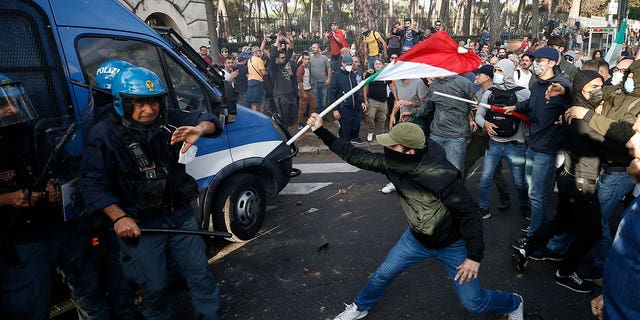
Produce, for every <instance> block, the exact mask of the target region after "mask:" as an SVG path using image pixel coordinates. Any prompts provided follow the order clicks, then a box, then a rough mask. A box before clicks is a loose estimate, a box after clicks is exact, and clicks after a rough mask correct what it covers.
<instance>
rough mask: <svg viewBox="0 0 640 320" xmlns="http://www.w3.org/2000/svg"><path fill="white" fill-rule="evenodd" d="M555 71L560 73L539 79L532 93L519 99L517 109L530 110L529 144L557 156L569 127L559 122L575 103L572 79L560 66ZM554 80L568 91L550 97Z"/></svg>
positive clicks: (527, 111) (519, 110)
mask: <svg viewBox="0 0 640 320" xmlns="http://www.w3.org/2000/svg"><path fill="white" fill-rule="evenodd" d="M555 71H556V75H555V76H553V77H552V78H551V79H548V80H542V79H538V80H537V81H536V82H535V83H534V84H533V85H531V86H530V88H529V89H530V90H531V96H530V97H529V99H528V100H525V101H521V102H518V103H516V111H518V112H521V113H524V114H526V115H527V116H528V117H529V121H530V122H531V129H530V131H529V132H530V136H529V147H530V148H531V149H532V150H533V151H535V152H542V153H546V154H550V155H553V156H555V155H556V154H557V153H558V150H559V149H560V147H561V146H562V143H563V138H564V130H565V128H564V127H563V126H559V125H557V124H556V123H555V122H556V121H558V118H559V117H560V116H561V115H564V112H565V111H566V110H567V108H568V107H569V106H570V104H571V83H569V79H568V78H567V77H566V75H564V74H562V73H559V69H557V68H556V70H555ZM552 83H560V84H561V85H562V86H563V87H564V88H565V94H564V95H563V96H558V97H552V98H551V99H549V101H547V100H546V99H545V97H544V94H545V92H546V91H547V88H549V86H550V85H551V84H552Z"/></svg>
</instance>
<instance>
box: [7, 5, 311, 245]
mask: <svg viewBox="0 0 640 320" xmlns="http://www.w3.org/2000/svg"><path fill="white" fill-rule="evenodd" d="M0 25H1V26H2V32H0V73H4V74H7V75H9V76H10V77H11V78H12V79H14V80H15V81H19V82H22V83H23V84H24V86H25V88H26V90H27V91H28V93H29V96H30V98H31V100H32V103H33V104H34V106H35V107H36V109H37V111H38V114H39V117H40V123H39V124H38V127H40V128H41V127H43V126H44V128H41V129H42V130H43V131H47V130H48V129H52V128H49V127H47V125H46V123H57V122H56V121H49V122H47V120H48V119H69V118H71V119H73V120H74V121H75V122H76V123H77V124H78V127H79V128H83V127H85V128H86V127H87V126H89V125H90V123H91V121H95V119H93V118H92V117H99V114H100V113H99V112H97V111H98V109H99V108H98V106H99V105H100V101H99V100H100V99H99V98H97V97H96V94H95V92H96V90H94V89H93V86H95V85H96V84H95V72H96V69H97V68H98V66H99V65H100V64H101V63H103V62H104V61H106V60H110V59H122V60H126V61H129V62H131V63H132V64H134V65H138V66H142V67H145V68H148V69H150V70H152V71H154V72H155V73H156V74H157V75H158V76H160V78H161V79H162V80H163V82H164V83H165V85H166V87H167V88H168V89H169V92H170V98H169V99H170V103H169V104H170V105H173V106H175V107H176V108H178V107H179V108H181V109H185V110H189V111H191V112H203V111H208V112H212V113H215V114H218V115H219V116H220V118H221V120H224V132H223V134H222V136H220V137H217V138H202V139H200V140H199V141H198V144H197V146H198V153H197V155H196V158H195V160H194V161H193V162H191V163H190V164H189V165H188V166H187V171H188V173H189V174H191V175H192V176H193V177H194V178H196V180H197V182H198V185H199V188H200V197H199V198H198V201H197V202H198V203H197V204H196V205H197V208H196V213H197V217H196V218H197V219H198V221H199V222H200V223H201V227H202V228H203V229H205V230H212V231H213V230H216V231H228V232H230V233H232V234H233V240H247V239H250V238H252V237H253V236H255V234H256V233H257V232H258V230H259V229H260V227H261V225H262V222H263V220H264V217H265V212H266V202H267V196H268V195H276V194H277V193H278V192H279V191H280V190H282V188H284V186H285V185H286V184H287V183H288V181H289V179H290V178H291V177H292V176H295V175H297V174H299V170H296V169H293V168H292V157H294V156H295V155H296V153H297V150H296V148H295V146H287V145H286V143H285V142H286V141H287V140H288V138H289V134H288V132H287V130H286V128H285V127H284V126H283V125H282V124H281V123H280V121H279V120H278V119H277V118H274V119H272V118H269V117H267V116H264V115H262V114H260V113H257V112H254V111H251V110H249V109H247V108H244V107H241V106H236V103H235V100H233V98H232V96H231V95H228V94H223V92H228V87H229V86H228V83H227V84H226V85H225V83H224V80H222V78H221V76H220V74H219V73H217V72H216V70H215V69H212V68H207V65H206V63H205V62H204V61H203V60H202V59H201V58H200V57H199V55H198V54H197V53H196V51H194V50H193V48H191V47H190V46H189V45H187V44H186V43H185V42H184V41H183V40H182V39H181V38H180V37H179V36H178V35H177V34H175V33H173V32H172V31H171V30H170V29H168V28H164V29H153V28H151V27H149V26H148V25H146V24H145V23H144V22H143V21H141V20H140V19H139V18H138V17H136V16H135V15H134V14H133V13H131V12H130V11H128V10H127V9H125V8H124V7H123V6H122V5H121V4H120V3H119V2H118V1H117V0H100V1H86V0H12V1H0ZM225 87H227V90H225ZM103 95H104V94H103ZM107 97H108V96H107ZM105 100H106V99H105ZM94 108H95V110H94ZM90 111H93V113H91V112H90ZM87 115H90V116H91V117H88V116H87ZM58 122H60V121H58ZM62 122H64V121H62ZM62 131H64V130H62ZM82 134H83V130H77V133H76V134H75V135H74V138H73V139H71V140H70V142H69V143H68V145H67V146H66V147H65V148H66V150H67V152H69V153H74V152H75V153H76V154H79V150H80V149H81V147H82V141H83V139H82Z"/></svg>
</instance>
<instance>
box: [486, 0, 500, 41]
mask: <svg viewBox="0 0 640 320" xmlns="http://www.w3.org/2000/svg"><path fill="white" fill-rule="evenodd" d="M500 9H501V6H500V0H489V16H490V19H489V20H490V21H491V22H490V25H489V46H493V44H494V43H495V42H496V41H500V31H501V30H502V28H501V26H502V25H501V21H502V18H501V17H500V11H501V10H500Z"/></svg>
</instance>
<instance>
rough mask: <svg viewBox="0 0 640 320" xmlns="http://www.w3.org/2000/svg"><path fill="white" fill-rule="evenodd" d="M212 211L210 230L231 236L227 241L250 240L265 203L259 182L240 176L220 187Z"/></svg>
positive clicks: (255, 178) (261, 221)
mask: <svg viewBox="0 0 640 320" xmlns="http://www.w3.org/2000/svg"><path fill="white" fill-rule="evenodd" d="M213 205H214V210H213V211H212V219H213V227H214V229H215V230H218V231H227V232H229V233H231V234H233V237H232V238H230V239H228V240H231V241H235V242H242V241H246V240H250V239H252V238H253V237H254V236H255V235H256V234H257V233H258V231H259V230H260V228H261V227H262V223H263V222H264V217H265V215H266V211H267V199H266V193H265V191H264V186H263V185H262V183H261V180H260V179H259V178H258V177H256V176H252V175H248V174H240V175H238V176H235V177H231V178H230V179H229V180H227V181H225V182H224V183H223V187H222V189H221V190H220V193H218V195H217V196H216V201H215V203H214V204H213Z"/></svg>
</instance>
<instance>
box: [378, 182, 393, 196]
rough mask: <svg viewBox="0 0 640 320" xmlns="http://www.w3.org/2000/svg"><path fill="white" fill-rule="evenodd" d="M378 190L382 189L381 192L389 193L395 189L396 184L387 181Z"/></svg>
mask: <svg viewBox="0 0 640 320" xmlns="http://www.w3.org/2000/svg"><path fill="white" fill-rule="evenodd" d="M380 191H382V193H385V194H386V193H391V192H394V191H396V186H394V185H393V182H389V183H387V185H386V186H384V187H382V190H380Z"/></svg>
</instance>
